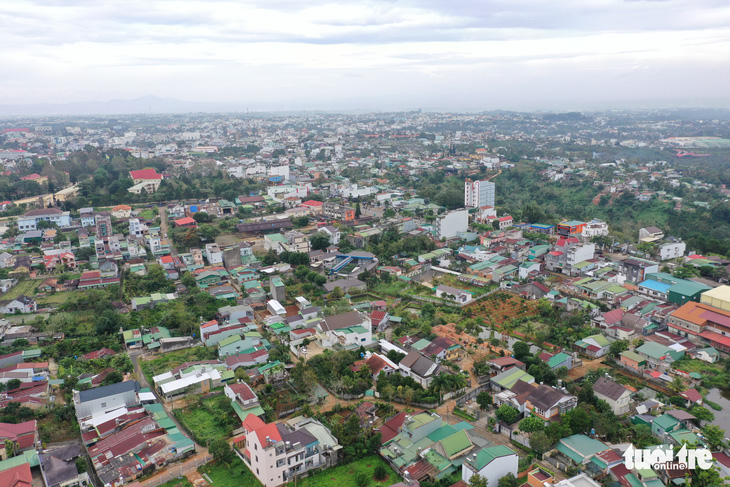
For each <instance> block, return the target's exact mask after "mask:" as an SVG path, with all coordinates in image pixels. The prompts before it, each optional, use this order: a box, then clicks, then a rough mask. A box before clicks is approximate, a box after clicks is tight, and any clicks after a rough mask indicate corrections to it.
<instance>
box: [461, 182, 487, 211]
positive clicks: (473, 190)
mask: <svg viewBox="0 0 730 487" xmlns="http://www.w3.org/2000/svg"><path fill="white" fill-rule="evenodd" d="M494 189H495V186H494V183H491V182H489V181H472V180H471V179H467V180H466V181H464V206H466V207H467V208H481V207H483V206H494Z"/></svg>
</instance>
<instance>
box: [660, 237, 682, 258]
mask: <svg viewBox="0 0 730 487" xmlns="http://www.w3.org/2000/svg"><path fill="white" fill-rule="evenodd" d="M657 250H658V251H659V260H669V259H676V258H678V257H684V251H685V250H687V244H685V243H684V242H682V241H681V240H679V239H678V238H675V237H669V238H667V239H666V240H665V241H664V242H662V243H660V244H659V247H658V248H657Z"/></svg>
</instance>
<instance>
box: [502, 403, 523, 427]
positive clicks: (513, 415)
mask: <svg viewBox="0 0 730 487" xmlns="http://www.w3.org/2000/svg"><path fill="white" fill-rule="evenodd" d="M496 416H497V419H499V420H500V421H504V422H505V423H507V424H512V423H514V422H515V421H517V418H518V417H519V416H520V412H519V411H518V410H517V409H515V408H513V407H512V406H510V405H509V404H502V405H501V406H499V409H497V412H496Z"/></svg>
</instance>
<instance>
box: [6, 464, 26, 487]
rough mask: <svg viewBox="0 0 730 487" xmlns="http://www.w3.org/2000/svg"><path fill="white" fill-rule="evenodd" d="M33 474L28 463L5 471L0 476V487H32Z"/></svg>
mask: <svg viewBox="0 0 730 487" xmlns="http://www.w3.org/2000/svg"><path fill="white" fill-rule="evenodd" d="M32 485H33V474H31V472H30V463H28V462H27V461H26V462H24V463H20V464H18V465H15V466H12V467H9V468H8V469H7V470H3V471H2V472H1V475H0V487H31V486H32Z"/></svg>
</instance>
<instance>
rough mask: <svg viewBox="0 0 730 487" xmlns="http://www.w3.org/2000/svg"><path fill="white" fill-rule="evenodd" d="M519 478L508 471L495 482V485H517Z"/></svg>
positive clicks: (503, 486)
mask: <svg viewBox="0 0 730 487" xmlns="http://www.w3.org/2000/svg"><path fill="white" fill-rule="evenodd" d="M519 485H520V480H519V479H518V478H517V477H515V476H514V474H512V473H508V474H507V475H505V476H504V477H502V478H501V479H499V482H498V483H497V487H519Z"/></svg>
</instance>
